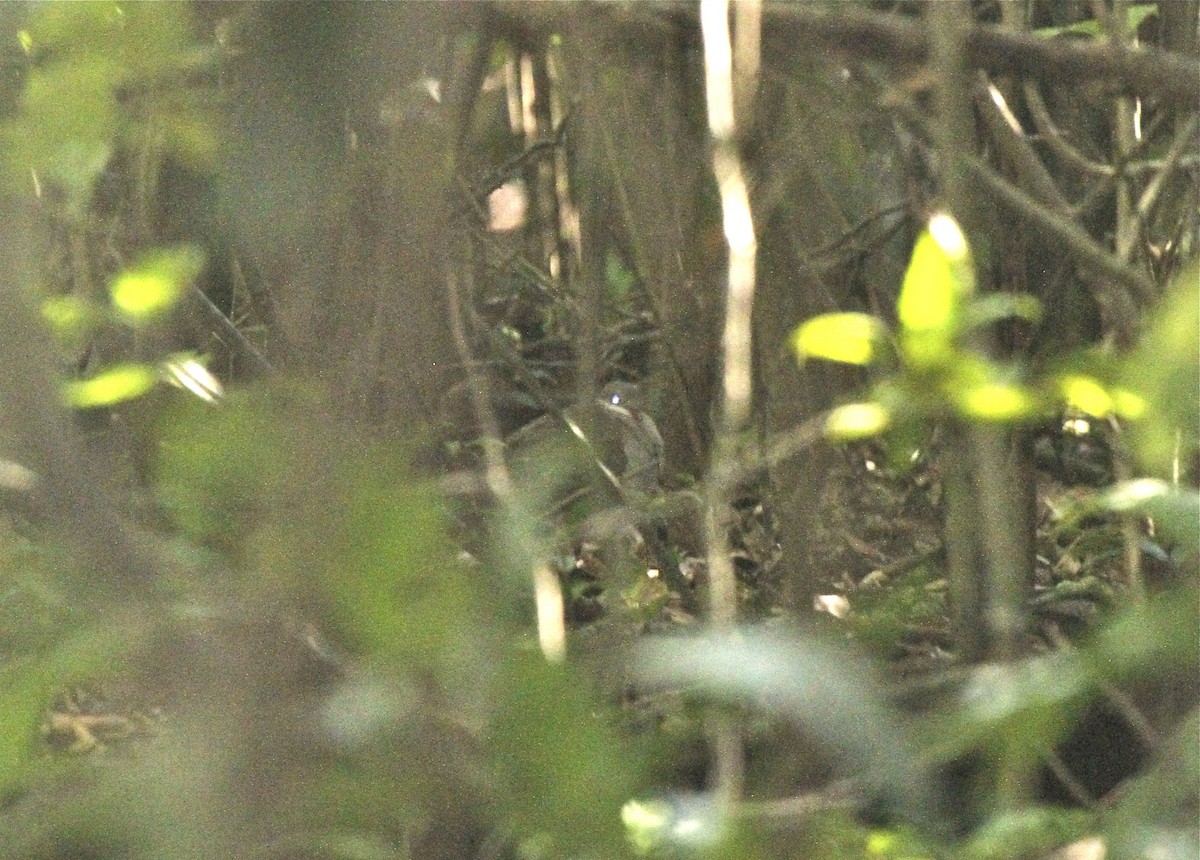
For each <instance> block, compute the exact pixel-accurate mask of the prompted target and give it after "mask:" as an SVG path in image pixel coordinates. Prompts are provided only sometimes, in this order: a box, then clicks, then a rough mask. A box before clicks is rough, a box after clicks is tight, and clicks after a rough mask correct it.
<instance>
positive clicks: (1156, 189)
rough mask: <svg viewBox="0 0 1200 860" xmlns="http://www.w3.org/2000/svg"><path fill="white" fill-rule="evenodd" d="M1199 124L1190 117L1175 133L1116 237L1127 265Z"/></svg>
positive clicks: (1194, 118)
mask: <svg viewBox="0 0 1200 860" xmlns="http://www.w3.org/2000/svg"><path fill="white" fill-rule="evenodd" d="M1198 124H1200V117H1197V116H1192V118H1191V120H1190V121H1188V122H1187V123H1185V124H1184V125H1183V126H1182V127H1181V128H1180V129H1179V130H1178V131H1177V132H1176V133H1175V138H1174V139H1173V140H1172V141H1171V148H1170V149H1168V150H1167V154H1166V157H1165V158H1163V166H1162V168H1161V169H1160V170H1159V171H1158V173H1156V174H1155V175H1154V178H1153V179H1152V180H1150V184H1149V185H1147V186H1146V190H1145V191H1143V192H1142V196H1141V197H1140V198H1139V199H1138V202H1137V207H1136V209H1135V211H1134V216H1135V217H1132V218H1130V219H1129V221H1128V222H1127V223H1126V224H1125V225H1124V227H1125V229H1124V230H1123V231H1122V232H1120V233H1118V235H1117V242H1116V245H1117V257H1118V258H1119V259H1121V260H1123V261H1124V262H1126V263H1128V262H1129V261H1130V259H1131V258H1132V257H1133V248H1134V245H1136V244H1137V237H1138V233H1139V232H1140V230H1141V228H1142V226H1143V225H1144V224H1145V223H1146V221H1147V220H1148V219H1149V217H1150V212H1151V210H1153V209H1154V204H1155V203H1157V202H1158V198H1159V195H1160V194H1161V193H1162V190H1163V188H1164V187H1165V184H1166V181H1167V177H1168V176H1170V175H1171V172H1172V171H1173V170H1174V169H1175V166H1176V165H1177V164H1178V163H1179V159H1180V158H1182V157H1183V154H1184V153H1185V152H1187V150H1188V146H1189V144H1191V143H1192V136H1193V135H1194V134H1195V133H1196V126H1197V125H1198Z"/></svg>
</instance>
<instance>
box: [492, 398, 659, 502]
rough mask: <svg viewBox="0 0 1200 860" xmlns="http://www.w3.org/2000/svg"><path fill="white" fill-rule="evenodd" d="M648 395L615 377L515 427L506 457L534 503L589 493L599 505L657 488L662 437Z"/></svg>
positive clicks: (639, 496) (635, 499) (638, 496)
mask: <svg viewBox="0 0 1200 860" xmlns="http://www.w3.org/2000/svg"><path fill="white" fill-rule="evenodd" d="M642 400H643V396H642V392H641V390H640V388H639V387H638V386H637V385H636V384H635V383H631V382H627V381H623V380H618V381H614V382H611V383H609V384H607V385H605V386H604V387H603V388H602V389H601V390H600V392H598V394H597V395H596V396H595V397H593V398H591V399H589V400H587V401H584V402H581V403H575V404H573V405H571V406H568V407H567V408H565V409H563V410H561V411H557V412H550V413H547V414H546V415H543V416H541V417H540V418H537V419H536V420H534V421H532V422H531V423H529V424H527V425H525V426H524V427H522V428H520V429H519V430H517V431H516V432H514V433H513V434H511V435H510V436H509V437H508V439H506V440H505V450H506V457H507V460H508V463H509V467H510V469H511V470H512V474H513V479H514V482H515V484H516V486H517V487H519V488H521V489H522V490H523V491H524V492H526V493H528V494H529V496H528V497H527V498H528V499H529V501H530V503H531V507H532V509H534V510H537V509H542V510H546V509H548V510H550V511H559V510H562V509H564V508H566V507H569V506H571V505H573V504H574V503H575V502H577V501H579V500H583V501H585V502H586V503H587V504H586V507H587V508H588V509H590V510H596V509H598V508H603V507H611V506H613V505H616V504H630V503H636V502H639V501H642V500H643V499H644V498H645V497H650V496H653V495H654V494H656V493H657V492H658V491H659V490H660V488H661V482H662V457H663V440H662V435H661V434H660V433H659V431H658V427H657V425H656V424H655V423H654V419H653V418H651V417H650V416H649V415H648V414H647V413H646V412H644V411H643V410H642Z"/></svg>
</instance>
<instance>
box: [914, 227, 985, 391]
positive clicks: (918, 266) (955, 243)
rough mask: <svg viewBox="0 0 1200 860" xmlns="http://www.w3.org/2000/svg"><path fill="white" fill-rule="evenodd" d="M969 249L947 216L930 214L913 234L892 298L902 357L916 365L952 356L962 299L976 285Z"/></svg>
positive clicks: (933, 363) (941, 361)
mask: <svg viewBox="0 0 1200 860" xmlns="http://www.w3.org/2000/svg"><path fill="white" fill-rule="evenodd" d="M973 265H974V264H973V263H972V261H971V252H970V248H969V247H968V245H967V240H966V237H965V236H964V235H963V233H962V230H961V229H959V226H958V224H957V223H956V222H955V221H954V219H953V218H951V217H950V216H949V215H945V214H938V215H934V216H933V217H932V218H930V219H929V226H928V228H927V229H926V230H925V231H924V232H923V233H922V234H921V236H920V238H918V239H917V244H916V247H915V248H914V249H913V255H912V261H911V262H910V263H909V266H908V271H907V272H906V273H905V275H904V284H903V286H902V287H901V289H900V297H899V299H898V300H897V303H896V313H897V315H898V316H899V319H900V326H901V332H900V343H901V347H902V350H903V354H904V358H905V360H906V361H907V362H908V363H909V364H910V365H912V366H913V367H916V368H928V367H933V366H938V365H944V364H947V363H950V362H952V361H953V360H954V357H955V353H956V349H955V344H954V338H955V336H956V335H957V333H958V331H959V329H960V327H961V324H962V316H963V310H962V306H963V300H964V299H965V298H966V297H967V296H969V295H971V294H972V293H973V292H974V289H975V274H974V269H973Z"/></svg>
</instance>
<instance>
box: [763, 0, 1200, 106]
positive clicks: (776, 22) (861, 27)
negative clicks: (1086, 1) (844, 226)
mask: <svg viewBox="0 0 1200 860" xmlns="http://www.w3.org/2000/svg"><path fill="white" fill-rule="evenodd" d="M767 21H768V24H767V26H766V27H765V28H764V49H765V50H767V51H770V52H772V53H775V54H776V55H779V54H782V53H784V52H786V53H787V55H788V56H794V55H795V52H796V44H797V42H800V43H804V42H809V43H811V42H820V43H823V44H828V45H833V46H837V47H839V48H841V49H843V50H847V51H850V52H853V53H854V54H856V55H859V56H865V57H873V58H875V59H878V60H888V61H891V62H897V61H899V62H910V63H923V62H925V61H926V60H927V59H928V57H929V48H930V37H929V34H928V32H927V30H926V28H925V27H924V25H923V24H921V23H919V22H916V21H907V20H904V19H901V18H897V17H894V16H883V15H867V14H862V13H854V12H850V11H849V10H839V11H838V12H837V13H836V14H822V13H819V12H815V11H811V10H809V9H807V8H805V7H804V6H803V5H800V6H773V7H770V8H769V9H768V12H767ZM964 48H965V54H966V56H965V61H966V63H967V64H968V65H969V66H971V67H974V68H983V69H986V70H988V71H989V72H992V73H996V74H1014V75H1019V76H1021V77H1031V78H1047V77H1049V78H1054V79H1055V80H1060V81H1062V80H1067V81H1076V80H1087V79H1091V80H1094V79H1096V78H1106V79H1109V80H1112V81H1115V82H1118V83H1120V84H1121V86H1122V87H1123V88H1124V90H1125V91H1126V92H1128V93H1129V94H1133V95H1143V96H1145V95H1156V96H1159V97H1160V98H1163V99H1166V100H1168V101H1172V102H1178V103H1180V104H1183V105H1185V106H1188V107H1191V106H1194V105H1195V104H1196V102H1197V101H1200V63H1196V62H1194V61H1191V60H1188V59H1185V58H1183V57H1181V56H1178V55H1176V54H1168V53H1166V52H1164V51H1158V50H1154V49H1152V48H1140V49H1132V48H1125V47H1121V46H1119V45H1112V44H1107V43H1104V42H1099V41H1096V42H1081V41H1075V40H1067V39H1042V38H1038V37H1036V36H1030V35H1025V34H1021V33H1014V32H1011V31H1007V30H995V29H992V28H990V27H975V28H973V29H971V30H969V31H968V32H967V34H966V42H965V46H964Z"/></svg>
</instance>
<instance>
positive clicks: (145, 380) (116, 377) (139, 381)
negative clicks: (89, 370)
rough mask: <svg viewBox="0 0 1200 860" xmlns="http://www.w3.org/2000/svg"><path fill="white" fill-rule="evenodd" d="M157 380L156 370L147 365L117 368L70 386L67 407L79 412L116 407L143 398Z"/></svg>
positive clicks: (73, 381)
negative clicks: (100, 407) (69, 406)
mask: <svg viewBox="0 0 1200 860" xmlns="http://www.w3.org/2000/svg"><path fill="white" fill-rule="evenodd" d="M157 378H158V374H157V373H156V372H155V370H154V368H153V367H150V366H148V365H145V364H120V365H116V366H115V367H110V368H109V369H108V370H105V371H103V372H101V373H100V374H98V375H97V376H94V377H92V378H91V379H78V380H71V381H69V382H67V383H66V386H65V387H66V397H67V403H68V404H69V405H71V406H73V407H75V408H77V409H90V408H93V407H98V406H114V405H116V404H118V403H124V402H125V401H127V400H133V399H134V398H137V397H141V396H142V395H143V394H145V393H146V392H147V391H149V390H150V389H151V388H153V387H154V383H155V380H156V379H157Z"/></svg>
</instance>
